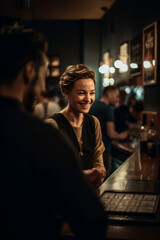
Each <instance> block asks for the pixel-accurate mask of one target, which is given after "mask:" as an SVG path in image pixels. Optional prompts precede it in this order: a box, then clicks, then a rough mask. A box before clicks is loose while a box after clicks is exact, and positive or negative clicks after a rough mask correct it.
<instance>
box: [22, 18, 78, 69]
mask: <svg viewBox="0 0 160 240" xmlns="http://www.w3.org/2000/svg"><path fill="white" fill-rule="evenodd" d="M25 25H26V26H28V27H32V28H34V29H36V30H38V31H40V32H42V33H43V34H44V35H45V37H46V38H47V40H48V43H49V49H48V55H52V54H53V55H58V56H60V61H61V73H62V72H63V71H64V70H65V68H66V67H67V66H68V65H71V64H76V63H80V62H81V58H82V57H81V42H82V35H81V25H82V23H81V21H52V20H48V21H44V20H43V21H42V20H34V21H28V22H25Z"/></svg>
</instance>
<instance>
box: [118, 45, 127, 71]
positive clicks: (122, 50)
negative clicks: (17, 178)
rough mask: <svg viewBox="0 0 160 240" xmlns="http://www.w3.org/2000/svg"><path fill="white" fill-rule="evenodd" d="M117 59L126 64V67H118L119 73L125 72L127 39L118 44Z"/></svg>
mask: <svg viewBox="0 0 160 240" xmlns="http://www.w3.org/2000/svg"><path fill="white" fill-rule="evenodd" d="M119 59H120V60H121V61H122V62H123V64H124V65H126V66H127V67H126V69H123V70H122V69H121V68H120V69H119V72H120V73H126V72H128V41H126V42H124V43H123V44H121V45H120V48H119Z"/></svg>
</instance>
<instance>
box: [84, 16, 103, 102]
mask: <svg viewBox="0 0 160 240" xmlns="http://www.w3.org/2000/svg"><path fill="white" fill-rule="evenodd" d="M99 25H100V21H98V20H88V21H84V28H83V29H84V34H83V36H84V37H83V63H84V64H85V65H87V66H88V67H90V68H91V69H92V70H93V71H94V72H95V73H96V88H95V89H96V98H99V96H100V94H101V82H100V74H99V71H98V68H99V61H100V50H101V49H100V31H99V29H100V28H99Z"/></svg>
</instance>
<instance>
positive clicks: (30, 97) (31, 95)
mask: <svg viewBox="0 0 160 240" xmlns="http://www.w3.org/2000/svg"><path fill="white" fill-rule="evenodd" d="M35 102H36V94H35V91H34V88H33V87H32V88H31V89H29V91H28V94H27V96H26V102H25V103H24V107H25V109H26V111H27V112H29V113H33V112H34V106H35Z"/></svg>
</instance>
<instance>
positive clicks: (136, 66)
mask: <svg viewBox="0 0 160 240" xmlns="http://www.w3.org/2000/svg"><path fill="white" fill-rule="evenodd" d="M130 67H131V68H133V69H136V68H138V64H137V63H131V64H130Z"/></svg>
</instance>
